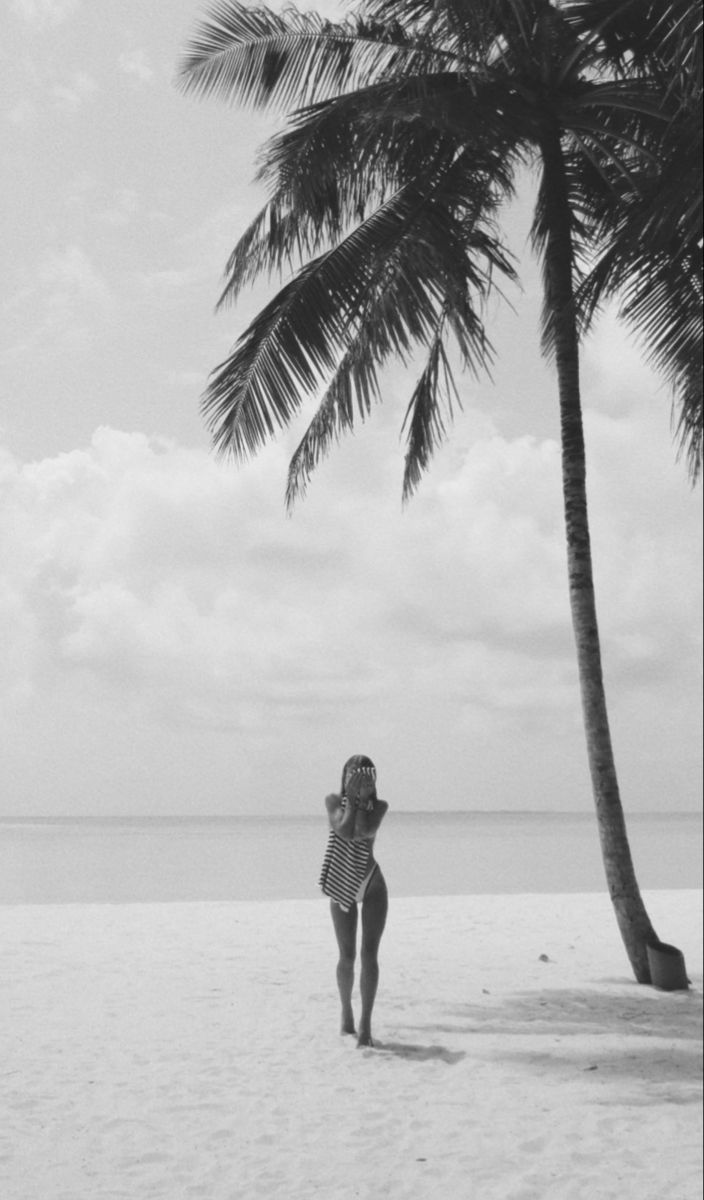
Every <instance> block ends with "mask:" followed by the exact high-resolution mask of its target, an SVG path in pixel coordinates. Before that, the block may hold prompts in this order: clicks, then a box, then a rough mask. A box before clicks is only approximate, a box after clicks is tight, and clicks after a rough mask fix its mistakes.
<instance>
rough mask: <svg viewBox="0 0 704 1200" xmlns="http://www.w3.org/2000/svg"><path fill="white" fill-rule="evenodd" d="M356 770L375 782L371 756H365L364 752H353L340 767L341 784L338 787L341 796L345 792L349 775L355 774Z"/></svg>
mask: <svg viewBox="0 0 704 1200" xmlns="http://www.w3.org/2000/svg"><path fill="white" fill-rule="evenodd" d="M357 771H359V772H360V774H364V775H368V776H369V777H370V779H371V780H372V783H374V784H376V767H375V766H374V763H373V762H372V760H371V758H367V756H366V754H353V755H352V757H351V758H348V759H347V762H346V763H345V765H344V767H343V768H342V784H341V787H340V795H341V796H344V795H345V794H346V789H347V783H348V781H349V777H350V775H355V774H356V773H357ZM374 798H375V799H376V787H375V788H374Z"/></svg>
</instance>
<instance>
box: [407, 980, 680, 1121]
mask: <svg viewBox="0 0 704 1200" xmlns="http://www.w3.org/2000/svg"><path fill="white" fill-rule="evenodd" d="M443 1018H444V1019H443ZM406 1028H408V1029H409V1031H417V1032H421V1031H422V1032H423V1033H424V1034H426V1035H430V1037H431V1038H437V1037H438V1035H442V1034H445V1035H455V1036H457V1035H458V1034H459V1035H467V1034H470V1035H473V1043H472V1050H471V1056H472V1057H473V1058H487V1059H489V1058H491V1059H501V1060H502V1061H504V1062H506V1061H510V1062H514V1063H516V1064H517V1065H519V1066H521V1067H523V1068H525V1069H526V1070H530V1071H535V1072H539V1073H543V1072H546V1071H549V1072H550V1073H556V1074H557V1075H563V1076H566V1075H571V1076H574V1074H575V1073H578V1072H585V1073H589V1074H590V1075H593V1078H595V1079H596V1078H599V1079H603V1078H605V1077H608V1076H611V1077H613V1076H619V1077H620V1078H621V1079H625V1080H631V1081H633V1082H636V1081H638V1082H640V1083H641V1084H643V1083H647V1084H648V1085H652V1086H650V1087H649V1088H648V1090H647V1091H646V1092H644V1093H643V1095H642V1099H641V1100H640V1101H639V1102H640V1103H643V1104H648V1103H654V1102H659V1101H662V1100H663V1099H667V1100H668V1101H669V1102H672V1103H682V1104H687V1103H693V1102H698V1101H699V1100H700V1099H701V1084H702V1054H701V1034H702V995H701V993H700V992H697V991H693V990H690V991H688V992H678V993H662V992H656V991H654V990H650V989H640V988H638V987H637V985H633V988H632V989H631V988H629V987H627V985H626V986H624V990H623V991H621V992H620V993H614V992H613V991H608V992H601V991H599V990H598V988H597V987H594V986H591V987H585V988H584V989H577V988H563V989H560V988H555V989H546V990H545V991H531V992H518V993H514V994H512V995H508V996H504V997H502V998H501V999H497V1001H496V1002H493V1001H492V1000H490V999H488V1000H487V1001H486V1002H484V1003H482V1004H471V1003H469V1004H459V1005H453V1006H452V1007H445V1008H444V1010H443V1013H442V1014H441V1015H440V1021H439V1022H437V1023H435V1022H433V1023H432V1024H424V1025H422V1026H421V1025H409V1026H407V1027H406ZM389 1049H392V1047H391V1046H390V1047H389ZM404 1049H407V1050H408V1051H410V1053H406V1055H405V1056H406V1057H408V1058H411V1057H416V1055H415V1054H414V1053H413V1050H423V1049H424V1047H413V1046H409V1047H407V1048H405V1047H404V1044H403V1043H400V1044H399V1046H398V1052H399V1053H403V1051H404ZM427 1050H428V1051H429V1053H427V1055H426V1056H427V1057H442V1058H445V1061H450V1060H452V1061H458V1059H457V1058H455V1057H454V1056H453V1052H452V1051H450V1050H447V1049H446V1048H445V1047H442V1046H437V1045H433V1046H429V1047H427ZM438 1051H441V1052H442V1053H438ZM433 1052H434V1053H433ZM446 1056H447V1057H446ZM460 1057H462V1055H460ZM604 1102H606V1103H608V1098H606V1099H605V1101H604Z"/></svg>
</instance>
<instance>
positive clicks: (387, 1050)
mask: <svg viewBox="0 0 704 1200" xmlns="http://www.w3.org/2000/svg"><path fill="white" fill-rule="evenodd" d="M374 1049H375V1050H377V1051H380V1052H381V1053H382V1054H395V1055H396V1056H397V1057H398V1058H408V1059H411V1060H412V1061H414V1062H427V1061H428V1059H438V1060H439V1061H440V1062H444V1063H447V1064H448V1065H449V1066H454V1065H455V1063H458V1062H460V1060H461V1059H463V1058H466V1054H465V1051H464V1050H448V1049H447V1046H419V1045H417V1044H414V1043H412V1042H378V1041H376V1039H375V1041H374Z"/></svg>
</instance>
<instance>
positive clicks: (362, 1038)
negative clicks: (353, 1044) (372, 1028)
mask: <svg viewBox="0 0 704 1200" xmlns="http://www.w3.org/2000/svg"><path fill="white" fill-rule="evenodd" d="M373 1045H374V1043H373V1041H372V1035H371V1033H360V1035H359V1037H358V1038H357V1047H358V1048H359V1047H360V1046H373Z"/></svg>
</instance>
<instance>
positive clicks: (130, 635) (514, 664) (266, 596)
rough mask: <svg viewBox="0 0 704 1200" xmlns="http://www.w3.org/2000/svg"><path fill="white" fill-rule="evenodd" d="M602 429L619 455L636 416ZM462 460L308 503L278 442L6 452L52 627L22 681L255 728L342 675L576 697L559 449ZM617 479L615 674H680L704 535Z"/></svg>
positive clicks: (39, 620)
mask: <svg viewBox="0 0 704 1200" xmlns="http://www.w3.org/2000/svg"><path fill="white" fill-rule="evenodd" d="M78 278H79V280H82V279H83V275H82V272H80V271H79V272H78ZM591 425H592V428H591V430H590V435H591V440H592V442H593V443H594V444H595V449H597V450H598V452H599V454H598V457H599V459H600V460H601V462H602V463H606V464H607V465H608V457H609V449H610V448H611V452H612V454H615V453H616V451H617V449H618V440H619V435H620V432H621V431H620V429H619V423H618V422H614V421H608V420H606V419H605V418H594V419H592V421H591ZM460 457H461V462H460V465H459V469H455V470H453V471H452V473H451V474H449V473H448V474H445V475H443V477H442V478H440V479H438V481H437V482H436V483H431V484H429V485H428V486H427V487H426V489H425V492H424V494H423V496H422V497H420V496H419V497H418V498H417V500H416V501H415V502H414V505H413V506H412V510H413V511H411V512H406V513H405V514H400V513H399V512H398V510H397V509H396V508H394V509H388V508H386V509H385V508H384V507H383V506H380V505H379V500H378V496H377V495H375V493H374V489H373V488H371V489H369V491H368V492H365V491H364V490H360V491H358V493H357V494H356V495H353V496H351V497H349V500H346V498H345V496H344V495H342V496H335V495H334V493H333V492H331V490H330V486H329V485H326V486H325V487H324V488H323V489H322V491H319V492H318V494H317V495H313V496H311V499H310V501H309V502H308V503H307V504H305V505H303V506H302V508H301V509H300V510H299V512H298V513H297V514H296V515H295V516H294V517H293V519H288V518H286V517H285V516H284V514H283V511H282V506H281V482H282V480H283V478H284V472H285V456H284V454H283V450H282V449H278V448H276V447H272V448H271V449H270V450H269V451H267V453H266V454H265V455H264V457H263V458H262V459H260V460H259V461H258V463H257V464H254V465H252V466H251V467H249V468H246V469H245V470H242V471H236V470H234V469H233V468H232V467H229V466H226V465H223V464H219V463H217V462H215V461H214V460H213V459H212V458H211V457H210V456H208V455H206V454H205V453H204V452H202V451H197V450H186V449H184V448H182V447H178V446H176V445H174V444H172V443H169V442H161V441H159V440H154V439H148V438H146V437H145V436H144V435H141V434H126V433H120V432H118V431H115V430H111V429H102V430H99V431H98V432H97V433H96V434H95V436H94V438H93V441H92V443H91V445H90V446H89V447H87V448H85V449H83V450H76V451H73V452H71V453H69V454H63V455H59V456H57V457H56V458H51V459H46V460H44V461H42V462H39V463H33V464H26V465H24V466H19V465H17V464H12V463H11V462H10V463H9V464H8V463H6V470H5V492H6V504H5V512H6V520H8V521H9V522H10V526H9V530H6V533H7V536H8V537H10V539H11V544H12V547H13V553H12V554H10V555H9V556H7V557H6V560H5V565H4V567H3V576H4V595H5V597H6V603H7V604H9V605H10V607H13V606H14V607H15V608H17V609H18V610H22V611H23V612H25V613H26V614H29V616H28V617H27V620H26V623H25V637H30V635H31V636H32V637H33V638H34V640H35V646H34V650H33V652H32V653H31V654H28V655H27V656H26V662H27V671H26V674H25V677H24V678H22V679H17V677H16V676H17V663H16V662H14V666H13V663H9V664H7V674H6V678H8V679H10V678H11V677H12V676H13V674H14V676H15V684H14V685H15V686H17V687H19V688H20V690H23V689H24V690H26V689H28V688H31V687H32V686H40V685H41V684H42V672H43V671H48V672H49V675H51V673H52V672H53V671H56V670H59V669H60V670H62V671H68V672H70V671H73V670H80V671H82V672H88V673H89V674H91V675H92V676H93V677H94V678H95V679H98V680H100V684H101V687H105V688H108V689H114V690H116V691H117V692H123V693H125V694H127V695H132V696H139V697H140V702H142V701H145V699H146V700H147V702H148V703H150V704H153V705H155V706H156V707H157V708H158V709H160V710H161V711H163V712H169V713H170V714H171V715H172V716H173V717H178V718H179V719H187V718H188V719H191V718H194V716H195V715H196V714H197V717H198V719H199V720H202V721H205V722H206V723H207V722H208V721H210V722H214V723H216V724H221V723H222V722H223V721H231V722H233V723H234V724H235V725H236V724H237V723H238V722H239V721H241V720H251V719H252V714H253V713H255V712H256V711H260V712H261V713H262V714H263V713H264V711H265V710H267V709H270V707H271V706H274V708H277V707H279V708H283V709H286V710H289V711H295V713H296V714H297V719H301V717H302V716H303V715H304V714H310V713H311V712H313V711H315V709H316V706H319V705H320V706H323V707H325V706H326V705H330V704H334V703H335V702H336V696H337V689H338V686H339V679H340V677H341V676H342V677H343V678H344V680H345V688H346V693H347V694H348V695H362V694H365V693H369V692H371V693H377V694H381V693H383V692H384V690H385V689H388V688H389V685H390V682H389V681H396V683H398V681H399V680H403V679H406V680H407V681H411V680H413V681H415V683H416V684H418V683H419V682H421V681H422V687H423V689H424V693H425V695H426V697H429V696H434V695H435V696H441V695H447V693H448V692H451V693H452V694H453V695H454V696H455V698H456V700H457V701H458V703H459V704H460V705H462V704H466V705H468V706H470V707H479V708H481V707H482V706H484V707H486V708H489V709H495V710H508V709H515V710H522V709H528V708H530V709H535V708H536V707H538V708H540V707H542V708H543V709H545V710H551V709H554V708H556V707H559V706H560V704H562V703H563V702H564V693H565V690H566V689H573V688H574V665H573V650H572V645H571V637H570V634H569V613H568V608H567V599H566V582H565V562H564V548H563V534H562V518H561V512H560V494H559V488H560V485H559V456H558V451H557V447H556V446H555V445H554V444H553V443H551V442H549V441H544V442H538V441H536V440H534V439H530V438H520V439H517V440H515V441H512V442H507V441H505V440H504V439H502V438H499V437H498V436H493V437H490V438H488V439H484V440H482V441H480V442H478V443H475V444H473V445H471V446H470V447H468V448H467V449H466V451H464V452H463V453H462V454H461V456H460ZM603 469H604V468H603V467H600V472H601V470H603ZM598 486H599V498H598V499H597V500H596V501H595V504H594V509H595V524H596V526H597V527H601V526H602V525H603V524H604V522H605V521H606V531H605V536H604V531H603V530H600V535H601V536H600V538H599V539H598V540H599V544H598V546H597V548H596V552H595V557H596V561H597V566H598V567H599V568H600V574H601V576H602V577H601V579H600V581H599V583H600V588H599V591H600V595H601V598H602V601H603V603H604V607H605V610H606V614H607V615H606V618H605V621H604V627H605V645H606V647H607V648H608V653H609V658H610V665H611V668H612V671H615V672H616V674H617V675H618V674H619V673H621V674H623V676H624V679H626V678H630V679H633V678H634V669H635V672H636V674H637V673H638V671H640V672H641V673H642V672H643V671H645V672H646V674H647V673H648V672H650V673H651V674H654V675H657V674H658V673H661V672H662V671H663V670H664V669H666V670H668V671H675V672H676V669H677V662H678V661H679V660H680V659H681V658H682V657H684V656H687V655H689V654H690V653H691V639H690V636H689V633H688V632H686V631H688V630H689V628H690V622H691V619H692V617H693V616H694V610H695V608H696V600H695V596H696V586H695V585H694V579H693V574H694V570H695V566H696V564H693V563H692V562H691V552H690V549H689V548H688V546H687V545H686V540H685V539H684V538H683V539H681V540H680V539H678V538H676V537H675V538H673V537H672V536H670V532H669V530H670V527H669V524H668V523H667V522H666V521H665V520H662V524H661V526H660V528H661V530H662V532H661V534H660V535H659V536H656V537H653V531H654V530H655V531H656V532H658V521H659V518H658V517H657V516H655V525H654V526H653V524H652V523H649V522H645V521H643V513H644V511H646V512H647V511H648V508H649V507H652V504H651V505H650V506H648V497H647V492H648V485H647V482H646V481H645V474H644V482H643V485H642V487H641V488H640V489H638V490H637V495H636V496H635V497H634V499H635V505H634V504H633V503H631V506H630V508H631V515H630V516H622V517H621V519H620V523H619V522H617V521H615V520H614V512H615V511H619V512H621V513H622V514H623V513H624V512H626V513H628V511H629V495H628V489H627V488H626V487H622V486H620V485H619V484H618V483H616V484H612V485H611V487H610V488H609V487H608V486H606V484H604V483H603V482H602V481H601V480H599V481H598ZM616 493H620V494H618V495H616ZM612 505H613V507H612ZM10 530H14V531H15V532H14V533H11V532H10ZM638 531H639V535H637V532H638ZM683 578H688V579H689V587H687V588H685V587H683ZM690 597H691V598H690ZM665 613H667V615H668V622H667V624H664V623H663V616H664V614H665ZM410 647H412V648H413V652H412V658H411V659H409V648H410ZM41 664H43V667H41ZM394 686H395V684H394ZM262 719H263V716H262Z"/></svg>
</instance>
